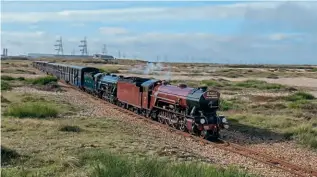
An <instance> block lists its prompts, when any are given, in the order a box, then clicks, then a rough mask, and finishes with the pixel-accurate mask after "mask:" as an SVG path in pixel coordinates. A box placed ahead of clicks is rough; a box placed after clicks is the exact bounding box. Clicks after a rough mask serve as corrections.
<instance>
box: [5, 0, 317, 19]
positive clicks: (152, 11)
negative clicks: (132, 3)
mask: <svg viewBox="0 0 317 177" xmlns="http://www.w3.org/2000/svg"><path fill="white" fill-rule="evenodd" d="M316 4H317V3H313V2H292V3H291V5H292V6H296V7H299V8H301V9H302V10H303V9H304V10H305V11H307V12H309V13H310V12H317V5H316ZM286 5H288V4H286ZM284 6H285V2H254V3H250V2H247V3H236V4H226V5H212V6H201V7H195V6H193V7H142V8H140V7H131V8H116V9H99V10H64V11H58V12H23V13H22V12H3V13H2V17H1V19H2V22H3V23H34V22H40V21H72V22H86V21H102V22H107V21H150V20H188V19H225V18H239V17H240V18H243V17H245V16H246V15H248V14H250V13H252V12H257V11H261V12H266V11H270V12H272V11H274V12H275V13H271V14H268V15H271V16H272V15H274V14H276V10H277V9H278V10H280V9H281V7H284ZM289 13H292V14H290V15H292V16H299V17H300V16H302V14H300V13H296V14H295V13H294V11H291V12H289ZM260 14H261V13H260ZM306 14H307V13H306ZM306 14H303V15H306ZM315 14H316V13H315ZM282 15H283V14H282ZM287 15H289V14H287ZM253 17H256V18H262V16H261V15H254V16H253Z"/></svg>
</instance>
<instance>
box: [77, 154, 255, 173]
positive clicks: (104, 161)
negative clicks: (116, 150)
mask: <svg viewBox="0 0 317 177" xmlns="http://www.w3.org/2000/svg"><path fill="white" fill-rule="evenodd" d="M81 161H82V163H87V162H90V163H92V166H93V170H92V174H91V175H90V176H95V177H99V176H100V177H101V176H111V177H121V176H125V177H135V176H142V177H154V176H155V177H169V176H173V177H187V176H188V177H192V176H195V177H200V176H201V177H203V176H215V177H216V176H219V177H220V176H221V177H227V176H228V177H229V176H236V177H240V176H250V175H248V174H246V173H244V172H241V171H238V170H237V169H235V168H232V167H231V168H228V169H224V168H216V167H214V166H212V165H209V164H204V163H199V162H188V163H186V162H182V163H171V162H169V161H167V160H159V159H149V158H145V159H135V158H131V157H130V158H129V157H127V156H119V155H115V154H113V153H108V152H99V153H98V151H95V152H94V153H84V154H83V155H82V157H81Z"/></svg>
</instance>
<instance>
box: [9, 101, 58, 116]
mask: <svg viewBox="0 0 317 177" xmlns="http://www.w3.org/2000/svg"><path fill="white" fill-rule="evenodd" d="M58 113H59V111H58V108H57V107H56V106H55V105H54V104H48V103H39V102H35V103H22V104H12V105H10V106H9V107H8V108H7V109H6V110H5V112H4V115H5V116H13V117H18V118H26V117H31V118H48V117H57V115H58Z"/></svg>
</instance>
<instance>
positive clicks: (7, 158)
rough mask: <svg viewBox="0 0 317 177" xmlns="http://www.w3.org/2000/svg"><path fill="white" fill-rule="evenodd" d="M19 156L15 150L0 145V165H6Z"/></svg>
mask: <svg viewBox="0 0 317 177" xmlns="http://www.w3.org/2000/svg"><path fill="white" fill-rule="evenodd" d="M19 157H20V155H19V154H18V153H17V152H16V151H15V150H13V149H10V148H8V147H6V146H3V145H1V166H5V165H8V164H10V163H11V162H12V161H14V160H15V159H17V158H19Z"/></svg>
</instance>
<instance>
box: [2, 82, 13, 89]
mask: <svg viewBox="0 0 317 177" xmlns="http://www.w3.org/2000/svg"><path fill="white" fill-rule="evenodd" d="M11 89H12V87H11V85H10V84H9V83H8V82H6V81H4V80H1V90H11Z"/></svg>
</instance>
